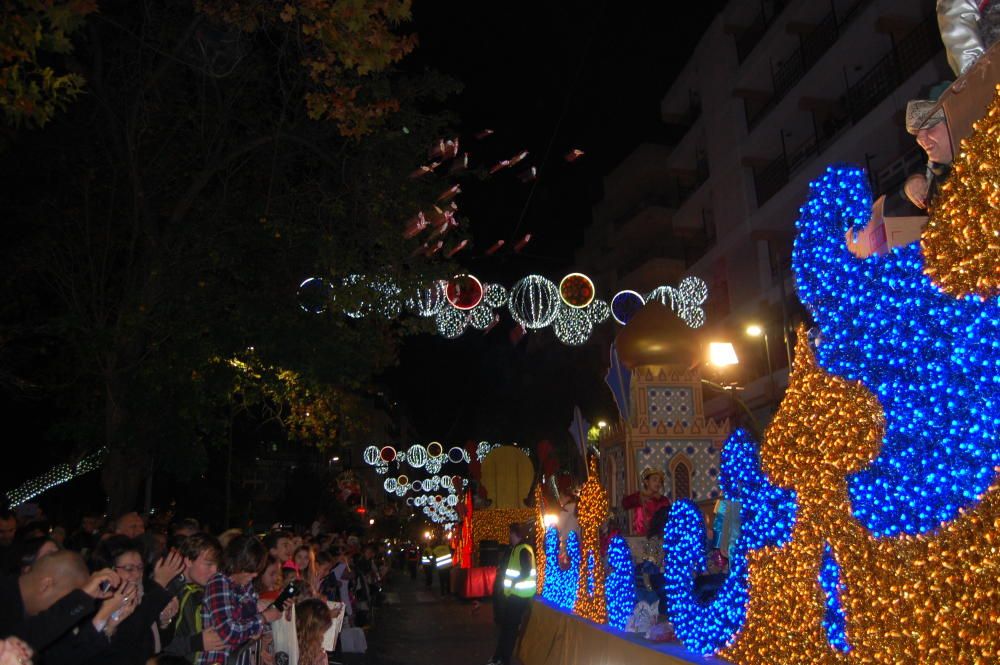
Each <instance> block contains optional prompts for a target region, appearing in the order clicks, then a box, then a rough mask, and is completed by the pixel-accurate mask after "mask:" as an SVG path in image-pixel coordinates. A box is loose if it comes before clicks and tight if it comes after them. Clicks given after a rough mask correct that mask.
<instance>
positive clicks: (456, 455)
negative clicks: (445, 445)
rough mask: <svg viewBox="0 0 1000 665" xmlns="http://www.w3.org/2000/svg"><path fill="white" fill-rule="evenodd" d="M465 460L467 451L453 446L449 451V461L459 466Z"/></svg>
mask: <svg viewBox="0 0 1000 665" xmlns="http://www.w3.org/2000/svg"><path fill="white" fill-rule="evenodd" d="M464 459H465V451H464V450H462V449H461V448H459V447H458V446H453V447H452V448H450V449H449V450H448V461H449V462H453V463H455V464H458V463H459V462H461V461H462V460H464Z"/></svg>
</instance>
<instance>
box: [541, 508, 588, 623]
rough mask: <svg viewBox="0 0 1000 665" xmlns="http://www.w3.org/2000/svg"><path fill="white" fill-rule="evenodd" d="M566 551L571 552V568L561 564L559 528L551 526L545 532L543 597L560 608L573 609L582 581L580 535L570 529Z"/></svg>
mask: <svg viewBox="0 0 1000 665" xmlns="http://www.w3.org/2000/svg"><path fill="white" fill-rule="evenodd" d="M566 552H567V553H568V554H569V568H567V569H566V570H563V569H562V567H561V566H560V565H559V530H558V529H557V528H556V527H554V526H553V527H549V529H548V531H546V532H545V585H544V586H543V587H542V597H543V598H545V600H547V601H549V602H550V603H553V604H554V605H556V606H557V607H558V608H560V609H563V610H568V611H573V606H574V605H576V589H577V584H578V582H579V581H580V560H581V558H582V557H581V553H580V535H579V534H578V533H577V532H576V531H570V532H569V535H568V536H567V537H566Z"/></svg>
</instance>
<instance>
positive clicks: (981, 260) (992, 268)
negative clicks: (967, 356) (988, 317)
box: [920, 95, 1000, 299]
mask: <svg viewBox="0 0 1000 665" xmlns="http://www.w3.org/2000/svg"><path fill="white" fill-rule="evenodd" d="M998 128H1000V96H997V95H994V97H993V101H992V102H991V103H990V105H989V109H988V112H987V114H986V116H984V117H983V118H982V119H981V120H979V121H978V122H977V123H975V124H974V125H973V131H972V134H970V135H969V137H968V138H966V139H963V140H962V149H961V151H959V153H958V155H956V157H955V159H954V161H953V162H952V165H951V172H950V173H949V174H948V178H947V179H946V180H945V181H944V184H943V185H942V186H941V193H940V194H939V195H938V196H937V197H936V198H935V199H934V201H933V205H932V206H931V209H930V219H929V220H928V222H927V226H926V228H925V229H924V232H923V235H922V236H921V239H920V241H921V245H922V246H923V255H924V256H925V257H926V259H927V264H926V266H925V270H926V272H927V275H928V276H929V277H930V278H931V279H932V280H933V281H934V283H935V284H936V285H937V286H938V287H939V288H940V289H941V290H942V291H943V292H945V293H947V294H949V295H951V296H953V297H956V298H964V297H965V296H967V295H975V296H978V297H979V298H983V299H985V298H995V297H996V296H997V295H1000V243H998V242H997V238H998V236H1000V214H998V209H1000V179H998V178H997V173H996V166H997V164H1000V142H998V141H997V131H998Z"/></svg>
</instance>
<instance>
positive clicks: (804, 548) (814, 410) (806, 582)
mask: <svg viewBox="0 0 1000 665" xmlns="http://www.w3.org/2000/svg"><path fill="white" fill-rule="evenodd" d="M798 339H799V342H798V344H797V348H796V361H795V369H794V371H793V372H792V375H791V382H790V385H789V388H788V392H787V393H786V394H785V398H784V399H783V401H782V403H781V406H780V408H779V409H778V412H777V413H776V414H775V417H774V421H773V422H772V423H771V425H770V426H769V427H768V429H767V431H766V432H765V435H764V441H763V443H762V445H761V463H762V466H763V469H764V471H765V473H767V474H768V476H769V477H770V479H771V480H772V482H775V483H777V484H779V485H783V486H785V487H789V488H793V489H794V490H795V491H796V494H797V503H798V506H799V507H798V514H797V517H796V522H795V527H794V529H793V531H792V538H791V541H790V542H789V543H788V544H786V545H785V546H784V547H781V548H773V547H772V548H765V549H762V550H759V551H755V552H751V554H750V557H749V568H750V594H749V596H750V600H749V602H748V605H747V616H746V623H745V625H744V628H743V630H742V631H741V632H740V633H739V634H738V635H737V637H736V639H735V640H734V642H733V644H732V645H730V646H729V647H727V648H726V649H725V650H723V651H722V652H721V654H720V655H722V656H723V657H725V658H727V659H729V660H732V661H733V662H735V663H740V664H741V665H751V664H753V665H775V664H777V663H780V664H781V665H795V664H798V663H802V664H805V663H885V664H887V665H889V664H891V665H903V664H910V663H913V664H917V663H942V664H944V663H981V664H983V665H985V664H987V663H998V662H1000V588H998V584H997V581H998V578H1000V552H998V550H997V545H1000V535H998V534H997V527H1000V491H998V490H1000V487H998V486H997V485H996V484H994V486H993V487H991V488H990V489H989V491H988V492H987V493H986V494H985V495H984V496H983V497H982V501H981V503H979V504H978V505H977V506H976V508H975V509H972V510H969V511H966V512H964V513H963V514H962V515H961V516H960V517H959V518H957V519H955V520H953V521H952V522H950V523H949V524H947V525H946V526H944V527H942V528H941V529H940V530H939V531H938V532H937V533H936V534H928V535H924V536H915V537H914V536H904V537H899V538H886V539H875V538H874V537H872V536H871V535H870V533H869V532H868V531H867V530H866V529H865V528H864V527H863V526H862V525H861V524H860V523H859V522H858V521H857V520H856V519H855V518H854V517H853V515H852V514H851V507H850V502H849V498H848V493H847V481H846V476H847V475H848V474H849V473H852V472H855V471H857V470H858V469H860V468H862V467H863V466H864V465H865V464H866V463H867V462H868V461H869V460H871V459H873V458H874V456H875V455H877V454H878V449H879V445H880V442H881V440H882V436H883V429H884V417H883V415H882V409H881V406H880V404H879V403H878V400H877V399H876V398H875V397H874V396H873V395H872V394H871V393H870V392H868V390H867V389H865V388H864V387H863V386H861V385H860V384H859V383H851V382H848V381H845V380H843V379H840V378H837V377H833V376H831V375H829V374H827V373H826V372H825V371H824V370H822V369H821V368H820V367H819V366H818V365H817V364H816V360H815V357H814V355H813V351H812V349H811V348H810V346H809V343H808V342H807V335H806V333H805V331H804V330H800V331H799V335H798ZM826 543H829V545H830V546H831V548H832V550H833V552H834V557H835V558H836V560H837V562H838V563H839V565H840V581H841V584H842V586H843V588H842V591H841V604H842V607H843V609H844V613H845V615H846V624H847V640H848V642H849V643H850V645H851V648H850V650H849V651H847V652H846V653H843V652H840V651H836V650H834V649H833V647H831V646H830V644H829V642H828V641H827V638H826V635H825V632H824V628H823V625H822V621H823V616H824V611H825V594H824V592H823V590H822V588H821V587H820V585H819V581H818V580H819V573H820V566H821V562H822V556H823V549H824V545H825V544H826Z"/></svg>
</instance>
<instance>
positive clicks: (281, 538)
mask: <svg viewBox="0 0 1000 665" xmlns="http://www.w3.org/2000/svg"><path fill="white" fill-rule="evenodd" d="M264 546H265V547H267V551H268V553H269V554H270V555H271V556H273V557H274V558H276V559H277V560H278V561H280V562H281V564H282V565H285V563H286V562H288V561H291V559H292V554H293V553H294V552H295V545H294V544H293V543H292V535H291V534H290V533H288V532H287V531H272V532H271V533H269V534H267V537H266V538H264Z"/></svg>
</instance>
